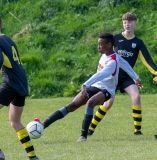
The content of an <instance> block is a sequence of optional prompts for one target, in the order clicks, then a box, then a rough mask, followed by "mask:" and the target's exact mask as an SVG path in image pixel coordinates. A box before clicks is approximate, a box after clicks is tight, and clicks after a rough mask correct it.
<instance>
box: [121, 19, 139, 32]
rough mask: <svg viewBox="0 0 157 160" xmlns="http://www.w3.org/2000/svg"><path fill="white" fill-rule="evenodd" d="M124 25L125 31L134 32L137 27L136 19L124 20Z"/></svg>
mask: <svg viewBox="0 0 157 160" xmlns="http://www.w3.org/2000/svg"><path fill="white" fill-rule="evenodd" d="M123 27H124V30H125V31H127V32H132V31H134V28H135V27H136V21H128V20H123Z"/></svg>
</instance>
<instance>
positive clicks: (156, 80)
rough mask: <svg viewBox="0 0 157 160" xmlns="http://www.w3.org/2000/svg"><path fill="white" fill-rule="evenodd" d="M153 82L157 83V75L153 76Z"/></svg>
mask: <svg viewBox="0 0 157 160" xmlns="http://www.w3.org/2000/svg"><path fill="white" fill-rule="evenodd" d="M153 83H154V84H157V76H156V77H154V78H153Z"/></svg>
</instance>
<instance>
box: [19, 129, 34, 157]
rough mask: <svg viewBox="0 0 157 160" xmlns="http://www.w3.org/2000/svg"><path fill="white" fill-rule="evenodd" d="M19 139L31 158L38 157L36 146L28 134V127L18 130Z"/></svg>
mask: <svg viewBox="0 0 157 160" xmlns="http://www.w3.org/2000/svg"><path fill="white" fill-rule="evenodd" d="M17 135H18V139H19V140H20V141H21V143H22V146H23V148H24V149H25V150H26V152H27V154H28V157H29V158H34V157H36V155H35V151H34V147H33V145H32V142H31V140H30V137H29V135H28V132H27V130H26V128H23V129H21V130H19V131H17Z"/></svg>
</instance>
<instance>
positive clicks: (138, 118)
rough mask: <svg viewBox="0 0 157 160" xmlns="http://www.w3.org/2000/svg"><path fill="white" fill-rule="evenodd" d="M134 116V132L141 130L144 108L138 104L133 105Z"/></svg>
mask: <svg viewBox="0 0 157 160" xmlns="http://www.w3.org/2000/svg"><path fill="white" fill-rule="evenodd" d="M132 117H133V119H134V126H135V130H134V132H138V131H140V130H141V125H142V108H141V107H137V106H132Z"/></svg>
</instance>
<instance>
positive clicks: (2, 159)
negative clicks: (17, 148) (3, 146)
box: [0, 150, 5, 160]
mask: <svg viewBox="0 0 157 160" xmlns="http://www.w3.org/2000/svg"><path fill="white" fill-rule="evenodd" d="M0 160H5V156H4V153H3V152H2V151H1V150H0Z"/></svg>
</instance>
